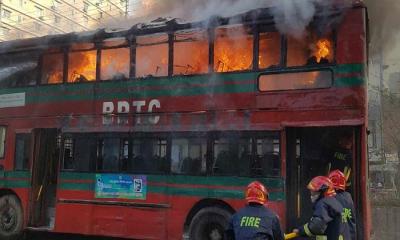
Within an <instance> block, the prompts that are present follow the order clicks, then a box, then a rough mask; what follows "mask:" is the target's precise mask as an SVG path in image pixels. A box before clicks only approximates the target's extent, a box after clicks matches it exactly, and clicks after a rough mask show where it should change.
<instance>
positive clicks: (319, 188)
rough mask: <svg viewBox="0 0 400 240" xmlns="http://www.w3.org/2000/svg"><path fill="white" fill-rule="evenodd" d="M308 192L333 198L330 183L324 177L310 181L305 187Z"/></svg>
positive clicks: (333, 191) (333, 190) (333, 192)
mask: <svg viewBox="0 0 400 240" xmlns="http://www.w3.org/2000/svg"><path fill="white" fill-rule="evenodd" d="M307 188H308V190H310V191H313V192H320V193H323V194H324V196H325V197H331V196H335V194H336V193H335V189H334V188H333V183H332V181H331V180H330V179H329V178H327V177H325V176H317V177H314V178H313V179H311V181H310V182H309V183H308V185H307Z"/></svg>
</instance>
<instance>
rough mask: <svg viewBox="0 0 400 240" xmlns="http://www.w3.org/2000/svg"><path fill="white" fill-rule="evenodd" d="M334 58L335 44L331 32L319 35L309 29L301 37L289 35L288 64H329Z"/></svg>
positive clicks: (290, 65)
mask: <svg viewBox="0 0 400 240" xmlns="http://www.w3.org/2000/svg"><path fill="white" fill-rule="evenodd" d="M333 60H334V44H333V36H332V34H331V33H329V34H325V35H318V34H317V33H316V32H313V31H308V32H307V33H305V34H304V36H303V37H302V38H300V39H296V38H293V37H288V40H287V66H289V67H292V66H304V65H313V64H328V63H332V62H333Z"/></svg>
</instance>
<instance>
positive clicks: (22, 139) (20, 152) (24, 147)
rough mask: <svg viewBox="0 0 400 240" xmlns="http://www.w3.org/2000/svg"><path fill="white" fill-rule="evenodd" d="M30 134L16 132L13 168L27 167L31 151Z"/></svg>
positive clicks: (22, 168) (24, 168)
mask: <svg viewBox="0 0 400 240" xmlns="http://www.w3.org/2000/svg"><path fill="white" fill-rule="evenodd" d="M30 148H31V135H30V134H27V133H22V134H17V135H16V139H15V165H14V169H15V170H28V169H29V155H30V153H31V151H30Z"/></svg>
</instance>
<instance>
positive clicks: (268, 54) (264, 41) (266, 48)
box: [258, 32, 282, 69]
mask: <svg viewBox="0 0 400 240" xmlns="http://www.w3.org/2000/svg"><path fill="white" fill-rule="evenodd" d="M258 48H259V50H258V67H259V68H260V69H265V68H271V67H277V66H279V65H280V64H281V49H282V48H281V34H280V33H279V32H261V33H259V47H258Z"/></svg>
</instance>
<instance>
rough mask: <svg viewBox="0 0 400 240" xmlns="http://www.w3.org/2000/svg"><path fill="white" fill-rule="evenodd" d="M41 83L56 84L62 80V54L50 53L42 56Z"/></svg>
mask: <svg viewBox="0 0 400 240" xmlns="http://www.w3.org/2000/svg"><path fill="white" fill-rule="evenodd" d="M41 66H42V72H41V73H42V75H41V79H40V83H41V84H57V83H62V82H63V73H64V54H63V53H51V54H45V55H43V57H42V64H41Z"/></svg>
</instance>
